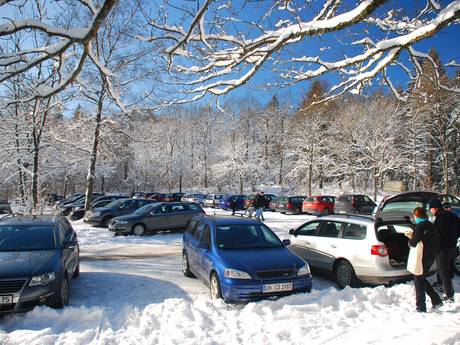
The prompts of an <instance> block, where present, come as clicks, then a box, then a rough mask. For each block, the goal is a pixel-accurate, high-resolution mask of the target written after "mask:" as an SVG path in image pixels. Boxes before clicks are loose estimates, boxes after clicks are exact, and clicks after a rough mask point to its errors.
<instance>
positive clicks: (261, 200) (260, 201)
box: [254, 192, 265, 222]
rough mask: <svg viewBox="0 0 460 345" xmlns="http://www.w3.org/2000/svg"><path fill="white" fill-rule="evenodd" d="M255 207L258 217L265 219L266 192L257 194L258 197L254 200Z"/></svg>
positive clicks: (258, 218)
mask: <svg viewBox="0 0 460 345" xmlns="http://www.w3.org/2000/svg"><path fill="white" fill-rule="evenodd" d="M254 208H255V209H256V219H257V220H262V221H263V222H264V221H265V218H264V208H265V195H264V192H260V193H257V194H256V199H255V200H254Z"/></svg>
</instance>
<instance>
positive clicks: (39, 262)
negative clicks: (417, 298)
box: [0, 250, 57, 279]
mask: <svg viewBox="0 0 460 345" xmlns="http://www.w3.org/2000/svg"><path fill="white" fill-rule="evenodd" d="M56 255H57V253H56V250H40V251H31V252H0V277H1V278H3V279H8V278H27V277H30V276H32V275H33V274H34V273H35V272H37V271H39V270H40V269H41V268H42V267H43V266H45V265H47V264H48V263H49V262H52V261H54V259H55V256H56ZM49 271H52V269H50V270H49Z"/></svg>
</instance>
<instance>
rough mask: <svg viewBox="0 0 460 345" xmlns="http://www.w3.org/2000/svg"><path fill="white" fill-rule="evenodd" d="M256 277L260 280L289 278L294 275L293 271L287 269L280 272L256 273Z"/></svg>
mask: <svg viewBox="0 0 460 345" xmlns="http://www.w3.org/2000/svg"><path fill="white" fill-rule="evenodd" d="M256 275H257V277H259V278H260V279H273V278H289V277H292V276H293V275H294V270H293V269H291V268H289V269H282V270H270V271H257V272H256Z"/></svg>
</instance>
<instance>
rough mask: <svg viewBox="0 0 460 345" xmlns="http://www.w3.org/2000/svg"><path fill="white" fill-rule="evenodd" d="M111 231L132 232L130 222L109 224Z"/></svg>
mask: <svg viewBox="0 0 460 345" xmlns="http://www.w3.org/2000/svg"><path fill="white" fill-rule="evenodd" d="M109 231H112V232H115V233H117V234H129V233H130V232H131V225H130V224H123V225H119V224H115V225H114V224H109Z"/></svg>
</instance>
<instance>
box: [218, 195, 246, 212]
mask: <svg viewBox="0 0 460 345" xmlns="http://www.w3.org/2000/svg"><path fill="white" fill-rule="evenodd" d="M246 198H247V197H246V195H241V194H238V195H226V196H224V197H223V198H222V199H221V200H220V202H219V208H221V209H223V210H231V209H232V202H236V210H244V209H245V208H244V200H246Z"/></svg>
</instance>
